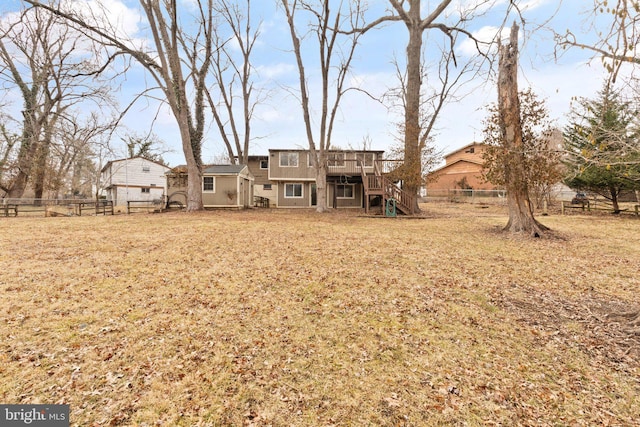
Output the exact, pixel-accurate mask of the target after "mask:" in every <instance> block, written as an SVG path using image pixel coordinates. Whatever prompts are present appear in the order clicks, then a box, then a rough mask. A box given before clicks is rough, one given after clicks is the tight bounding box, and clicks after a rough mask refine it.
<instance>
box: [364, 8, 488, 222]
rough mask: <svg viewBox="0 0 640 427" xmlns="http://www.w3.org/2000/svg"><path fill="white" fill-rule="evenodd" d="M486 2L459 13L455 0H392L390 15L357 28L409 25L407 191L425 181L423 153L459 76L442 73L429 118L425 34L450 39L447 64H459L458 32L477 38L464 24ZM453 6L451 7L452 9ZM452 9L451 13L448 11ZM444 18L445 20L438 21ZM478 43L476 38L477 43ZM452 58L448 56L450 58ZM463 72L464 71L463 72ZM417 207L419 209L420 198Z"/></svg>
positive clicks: (405, 102) (404, 132)
mask: <svg viewBox="0 0 640 427" xmlns="http://www.w3.org/2000/svg"><path fill="white" fill-rule="evenodd" d="M484 3H486V2H476V4H475V5H474V6H465V7H461V8H458V9H457V10H456V11H455V12H453V11H451V10H450V9H453V6H454V2H453V1H452V0H442V1H439V2H435V5H434V6H430V4H429V3H428V4H424V2H422V1H420V0H406V1H405V0H389V5H390V10H389V13H388V14H387V15H384V16H381V17H379V18H378V19H376V20H374V21H372V22H370V23H369V24H368V25H366V26H364V27H362V28H358V29H357V30H356V31H360V32H366V31H369V30H370V29H372V28H375V27H377V26H379V25H381V24H383V23H385V22H402V23H403V24H404V25H405V27H406V28H407V31H408V33H409V34H408V35H409V41H408V43H407V52H406V70H405V72H404V73H403V86H402V92H403V93H402V98H403V110H404V123H403V125H402V126H403V130H402V131H401V134H402V136H403V140H404V148H403V153H404V165H403V170H402V171H401V172H402V176H403V181H404V185H405V190H406V191H408V192H410V193H413V194H417V193H418V190H419V189H420V186H421V184H422V182H423V180H422V159H423V153H422V152H421V151H422V150H424V149H425V148H426V143H427V142H428V141H429V139H430V137H431V136H432V135H431V132H432V130H433V129H434V124H435V121H436V119H437V115H438V113H439V112H440V110H441V108H442V106H443V105H444V101H445V100H447V99H448V97H449V96H450V95H451V94H452V90H453V88H454V87H455V86H456V84H457V82H456V80H457V78H451V77H452V76H449V74H446V73H445V74H441V77H442V76H447V78H448V80H447V82H443V83H446V84H443V85H442V91H441V92H440V93H439V94H437V95H436V96H435V97H434V98H432V100H433V101H435V102H434V103H433V106H434V109H433V111H432V114H431V116H430V117H428V118H426V120H425V115H424V112H423V108H424V105H425V104H424V103H423V100H422V96H423V93H422V87H423V86H422V85H423V73H422V71H423V36H424V34H425V32H427V31H428V30H438V31H440V32H441V33H442V34H443V35H444V36H445V37H446V38H447V39H448V40H449V41H450V43H449V50H448V52H447V53H445V55H444V58H445V59H444V61H443V63H445V64H446V63H448V61H450V63H453V64H456V58H455V54H454V45H455V42H456V39H457V37H456V36H457V35H458V34H464V35H465V36H467V37H469V38H471V39H473V37H472V35H471V33H469V32H468V31H467V30H466V29H465V28H464V23H465V22H468V21H470V20H471V19H472V15H473V13H474V11H475V10H476V9H477V8H479V7H480V6H481V5H483V4H484ZM424 6H426V7H427V9H428V10H427V12H426V14H423V7H424ZM449 6H451V8H449ZM448 12H451V13H448ZM447 15H451V16H458V19H457V21H456V22H455V23H453V24H446V23H444V20H445V19H446V17H447ZM438 20H442V22H440V21H438ZM477 44H478V42H477V41H476V45H477ZM447 57H448V58H449V59H446V58H447ZM460 75H462V74H460ZM414 209H415V210H418V206H417V199H416V206H414Z"/></svg>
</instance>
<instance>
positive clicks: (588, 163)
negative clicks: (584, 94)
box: [564, 87, 640, 213]
mask: <svg viewBox="0 0 640 427" xmlns="http://www.w3.org/2000/svg"><path fill="white" fill-rule="evenodd" d="M637 113H638V112H637V111H636V110H635V108H634V105H633V104H632V103H631V102H629V101H626V100H624V99H623V98H622V96H621V94H620V92H617V91H614V90H612V89H610V88H609V87H605V88H604V89H603V90H601V91H600V92H599V93H598V95H597V98H596V99H594V100H589V99H580V100H579V102H578V104H577V105H576V107H575V108H574V109H573V111H572V113H571V118H570V124H569V125H568V126H567V128H566V129H565V135H564V143H565V149H566V151H567V152H568V156H567V159H566V161H565V164H566V166H567V177H566V179H565V183H566V184H567V185H568V186H569V187H571V188H574V189H578V190H585V191H590V192H593V193H596V194H599V195H601V196H603V197H605V198H606V199H609V200H610V201H611V203H612V205H613V210H614V212H615V213H619V212H620V206H619V203H618V198H619V196H620V194H621V193H622V192H623V191H626V190H637V189H639V188H640V140H639V139H638V137H639V136H640V127H639V126H638V119H637Z"/></svg>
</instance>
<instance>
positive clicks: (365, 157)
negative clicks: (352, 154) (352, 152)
mask: <svg viewBox="0 0 640 427" xmlns="http://www.w3.org/2000/svg"><path fill="white" fill-rule="evenodd" d="M356 159H357V160H359V161H360V162H362V164H363V165H364V166H365V167H367V168H370V167H372V166H373V153H356Z"/></svg>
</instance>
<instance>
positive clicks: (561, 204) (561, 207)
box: [560, 200, 564, 215]
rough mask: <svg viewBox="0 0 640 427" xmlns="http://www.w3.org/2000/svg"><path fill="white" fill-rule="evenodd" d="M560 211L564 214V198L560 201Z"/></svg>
mask: <svg viewBox="0 0 640 427" xmlns="http://www.w3.org/2000/svg"><path fill="white" fill-rule="evenodd" d="M560 213H561V214H562V215H564V200H563V201H561V202H560Z"/></svg>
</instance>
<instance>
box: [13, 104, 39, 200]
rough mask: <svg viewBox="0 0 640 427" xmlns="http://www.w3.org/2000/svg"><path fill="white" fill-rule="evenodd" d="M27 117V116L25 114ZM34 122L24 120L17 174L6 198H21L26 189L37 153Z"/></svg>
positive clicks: (32, 119) (30, 118) (28, 118)
mask: <svg viewBox="0 0 640 427" xmlns="http://www.w3.org/2000/svg"><path fill="white" fill-rule="evenodd" d="M27 116H29V115H28V114H27ZM35 122H36V119H35V118H33V117H26V118H25V121H24V128H23V131H22V141H21V146H20V151H19V152H18V173H17V174H16V176H15V177H14V179H13V180H12V182H11V183H10V184H9V191H8V192H7V197H8V198H11V199H19V198H21V197H22V196H23V195H24V192H25V190H26V188H27V182H28V181H29V177H30V176H31V169H32V167H33V161H34V157H35V154H36V152H37V151H38V142H37V140H36V137H35V135H36V132H34V130H33V127H34V123H35Z"/></svg>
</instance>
